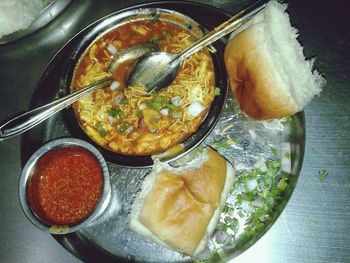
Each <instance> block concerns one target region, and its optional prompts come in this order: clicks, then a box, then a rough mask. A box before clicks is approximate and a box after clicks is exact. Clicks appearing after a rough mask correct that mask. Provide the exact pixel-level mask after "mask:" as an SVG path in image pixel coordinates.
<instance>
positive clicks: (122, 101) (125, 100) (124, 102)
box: [120, 97, 129, 104]
mask: <svg viewBox="0 0 350 263" xmlns="http://www.w3.org/2000/svg"><path fill="white" fill-rule="evenodd" d="M128 103H129V101H128V99H127V98H125V97H124V98H123V99H122V100H121V101H120V104H128Z"/></svg>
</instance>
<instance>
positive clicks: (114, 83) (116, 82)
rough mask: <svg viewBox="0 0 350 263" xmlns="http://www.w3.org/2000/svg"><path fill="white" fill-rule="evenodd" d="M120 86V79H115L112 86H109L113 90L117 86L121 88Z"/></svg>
mask: <svg viewBox="0 0 350 263" xmlns="http://www.w3.org/2000/svg"><path fill="white" fill-rule="evenodd" d="M119 86H120V83H119V81H116V80H115V81H113V82H112V84H111V86H110V87H109V88H110V89H111V90H116V89H117V88H119Z"/></svg>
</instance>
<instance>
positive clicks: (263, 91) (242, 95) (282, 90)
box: [225, 1, 325, 120]
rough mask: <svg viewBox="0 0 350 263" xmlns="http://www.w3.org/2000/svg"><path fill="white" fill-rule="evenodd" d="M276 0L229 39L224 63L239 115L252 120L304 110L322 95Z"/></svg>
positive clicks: (310, 63) (321, 80) (319, 79)
mask: <svg viewBox="0 0 350 263" xmlns="http://www.w3.org/2000/svg"><path fill="white" fill-rule="evenodd" d="M286 7H287V6H286V5H284V4H280V3H278V2H277V1H270V2H268V3H267V5H266V7H265V9H264V10H263V11H261V12H260V13H259V14H257V15H256V16H255V17H254V18H253V19H252V20H251V21H249V22H247V23H246V24H245V25H243V26H242V27H241V28H240V29H239V30H238V31H236V32H234V33H233V34H232V35H231V39H230V40H229V42H228V44H227V46H226V48H225V65H226V69H227V73H228V76H229V80H230V86H231V89H232V91H233V93H234V95H235V97H236V98H237V100H238V101H239V103H240V107H241V109H242V111H244V112H245V113H246V114H247V115H248V116H250V117H251V118H253V119H257V120H270V119H280V118H282V117H285V116H289V115H293V114H295V113H297V112H299V111H301V110H303V109H304V107H305V106H306V104H307V103H309V102H310V101H311V99H312V98H313V97H314V96H315V95H318V94H319V93H320V92H321V87H322V86H323V85H324V83H325V80H324V78H323V77H322V76H321V75H320V74H319V73H318V71H317V70H313V62H314V60H305V57H304V54H303V48H302V46H301V45H300V43H299V42H298V40H297V37H298V31H297V30H296V29H295V28H293V27H292V26H291V24H290V21H289V16H288V14H287V13H286V12H285V10H286Z"/></svg>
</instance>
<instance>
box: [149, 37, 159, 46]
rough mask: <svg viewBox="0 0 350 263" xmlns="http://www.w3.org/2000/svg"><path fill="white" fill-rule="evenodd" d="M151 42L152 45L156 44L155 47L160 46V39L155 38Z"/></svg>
mask: <svg viewBox="0 0 350 263" xmlns="http://www.w3.org/2000/svg"><path fill="white" fill-rule="evenodd" d="M149 42H151V43H152V44H154V45H158V43H159V39H158V37H156V36H153V37H152V38H151V39H150V41H149Z"/></svg>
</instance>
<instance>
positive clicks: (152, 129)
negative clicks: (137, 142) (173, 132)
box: [149, 128, 157, 133]
mask: <svg viewBox="0 0 350 263" xmlns="http://www.w3.org/2000/svg"><path fill="white" fill-rule="evenodd" d="M149 131H150V132H151V133H155V132H156V131H157V129H156V128H150V129H149Z"/></svg>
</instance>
